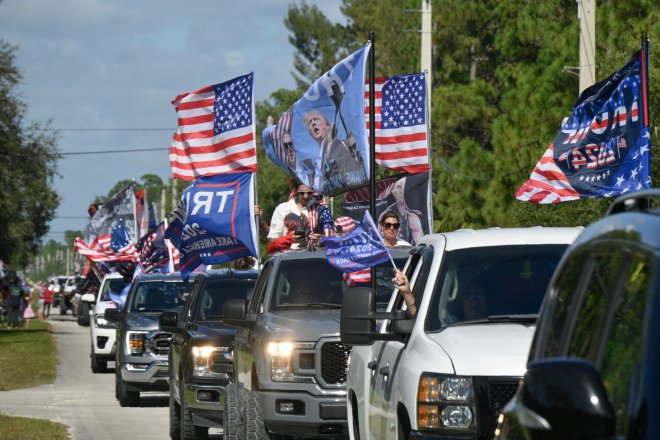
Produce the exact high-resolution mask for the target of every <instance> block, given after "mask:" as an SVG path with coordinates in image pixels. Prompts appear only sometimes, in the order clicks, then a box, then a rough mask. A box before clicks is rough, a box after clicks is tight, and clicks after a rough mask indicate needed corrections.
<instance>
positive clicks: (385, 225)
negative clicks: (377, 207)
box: [383, 223, 401, 229]
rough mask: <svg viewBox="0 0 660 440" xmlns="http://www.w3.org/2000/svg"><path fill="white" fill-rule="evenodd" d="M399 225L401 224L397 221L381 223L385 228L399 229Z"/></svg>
mask: <svg viewBox="0 0 660 440" xmlns="http://www.w3.org/2000/svg"><path fill="white" fill-rule="evenodd" d="M399 226H401V225H400V224H399V223H383V227H384V228H385V229H399Z"/></svg>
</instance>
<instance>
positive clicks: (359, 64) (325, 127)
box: [263, 44, 370, 196]
mask: <svg viewBox="0 0 660 440" xmlns="http://www.w3.org/2000/svg"><path fill="white" fill-rule="evenodd" d="M369 48H370V44H366V45H365V46H363V47H361V48H360V49H359V50H357V51H356V52H354V53H353V54H351V55H349V56H348V57H346V58H345V59H343V60H342V61H340V62H339V63H338V64H337V65H336V66H334V67H333V68H332V69H330V70H329V71H328V72H326V73H325V74H324V75H323V76H322V77H321V78H319V79H318V80H316V81H315V82H314V84H312V86H311V87H310V88H309V90H307V92H306V93H305V95H304V96H303V97H302V98H300V99H299V100H298V101H296V103H295V104H294V105H293V107H291V108H290V109H289V110H287V111H286V112H285V113H284V114H283V115H282V116H281V117H280V119H279V120H278V122H277V124H276V125H273V126H270V127H267V128H266V129H265V130H264V132H263V140H264V147H265V149H266V154H267V155H268V157H269V158H270V159H271V161H272V162H273V163H275V164H276V165H277V166H279V167H280V168H282V169H283V170H284V171H286V172H287V173H288V174H289V175H291V176H295V177H297V178H298V179H300V181H301V182H302V183H304V184H305V185H307V186H309V187H311V188H314V189H315V190H317V191H318V192H320V193H321V194H323V195H325V196H333V195H336V194H341V193H344V192H346V191H349V190H351V189H355V188H359V187H361V186H364V185H366V184H368V183H369V147H368V142H367V133H366V121H365V113H364V109H365V99H364V96H365V61H366V58H367V55H368V53H369Z"/></svg>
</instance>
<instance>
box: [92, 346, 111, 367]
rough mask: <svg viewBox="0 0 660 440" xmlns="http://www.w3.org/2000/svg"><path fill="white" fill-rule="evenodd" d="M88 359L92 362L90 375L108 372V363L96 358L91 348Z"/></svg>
mask: <svg viewBox="0 0 660 440" xmlns="http://www.w3.org/2000/svg"><path fill="white" fill-rule="evenodd" d="M90 358H91V360H92V362H91V363H92V373H106V372H107V371H108V361H106V360H105V359H99V358H97V357H96V355H95V354H94V347H92V354H91V355H90Z"/></svg>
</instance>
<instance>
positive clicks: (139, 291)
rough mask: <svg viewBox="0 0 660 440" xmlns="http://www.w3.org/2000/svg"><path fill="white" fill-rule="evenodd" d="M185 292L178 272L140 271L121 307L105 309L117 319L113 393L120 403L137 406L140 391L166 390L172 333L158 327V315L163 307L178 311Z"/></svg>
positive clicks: (183, 301)
mask: <svg viewBox="0 0 660 440" xmlns="http://www.w3.org/2000/svg"><path fill="white" fill-rule="evenodd" d="M186 293H187V286H186V285H185V284H184V282H183V280H182V279H181V274H180V273H179V272H174V273H171V274H147V275H141V276H138V277H137V278H135V279H134V280H133V283H132V285H131V289H130V291H129V292H128V296H127V297H126V303H125V305H124V308H123V309H122V310H121V311H120V310H119V309H106V311H105V317H106V319H108V320H110V321H115V322H117V350H116V357H115V363H116V365H115V396H116V397H117V400H118V401H119V404H120V405H121V406H137V405H138V404H139V403H140V392H143V391H169V380H168V378H169V372H168V362H167V358H168V352H169V349H170V338H171V336H172V335H171V333H168V332H164V331H161V330H159V329H158V318H159V317H160V314H161V313H162V312H164V311H180V310H181V309H182V308H183V305H184V303H185V299H186V296H187V295H186Z"/></svg>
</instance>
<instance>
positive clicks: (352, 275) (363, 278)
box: [344, 268, 371, 287]
mask: <svg viewBox="0 0 660 440" xmlns="http://www.w3.org/2000/svg"><path fill="white" fill-rule="evenodd" d="M344 281H345V282H346V285H347V286H348V287H353V286H355V285H356V284H360V283H370V282H371V268H368V269H362V270H358V271H355V272H349V273H344Z"/></svg>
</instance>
